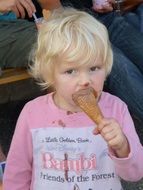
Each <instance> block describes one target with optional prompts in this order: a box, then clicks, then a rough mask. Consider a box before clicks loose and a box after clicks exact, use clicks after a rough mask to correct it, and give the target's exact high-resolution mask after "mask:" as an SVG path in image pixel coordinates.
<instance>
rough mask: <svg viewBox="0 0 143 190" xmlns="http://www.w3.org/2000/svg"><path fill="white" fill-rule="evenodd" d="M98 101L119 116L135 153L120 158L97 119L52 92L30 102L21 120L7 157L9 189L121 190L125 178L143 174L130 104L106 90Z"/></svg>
mask: <svg viewBox="0 0 143 190" xmlns="http://www.w3.org/2000/svg"><path fill="white" fill-rule="evenodd" d="M99 106H100V108H101V110H102V113H103V115H104V116H105V117H112V118H115V119H116V120H117V121H118V122H119V123H120V125H121V126H122V129H123V131H124V133H125V135H126V137H127V139H128V141H129V144H130V150H131V152H130V154H129V156H128V157H127V158H122V159H121V158H117V157H115V156H114V155H113V154H112V153H111V152H110V151H109V150H108V146H107V144H106V142H105V141H104V139H103V138H102V137H101V135H100V134H99V135H96V136H95V135H93V133H92V131H93V129H94V127H96V124H95V123H93V122H92V121H91V120H90V119H89V118H88V116H87V115H86V114H85V113H83V112H78V113H70V112H68V111H65V110H61V109H59V108H57V107H56V106H55V104H54V102H53V99H52V93H51V94H49V95H45V96H41V97H38V98H36V99H34V100H32V101H30V102H29V103H27V104H26V105H25V107H24V109H23V110H22V112H21V114H20V117H19V119H18V122H17V126H16V130H15V133H14V136H13V140H12V143H11V147H10V151H9V154H8V157H7V164H6V168H5V174H4V190H10V189H13V190H29V189H30V190H74V189H75V190H95V189H106V190H110V189H116V190H121V189H122V187H121V183H120V177H121V178H123V179H124V180H129V181H137V180H139V179H141V178H142V177H143V164H142V160H143V147H142V145H141V144H140V141H139V138H138V136H137V134H136V131H135V128H134V124H133V121H132V119H131V116H130V114H129V112H128V109H127V106H126V105H125V103H123V102H122V101H121V100H120V99H119V98H117V97H115V96H112V95H110V94H108V93H105V92H103V93H102V96H101V99H100V101H99Z"/></svg>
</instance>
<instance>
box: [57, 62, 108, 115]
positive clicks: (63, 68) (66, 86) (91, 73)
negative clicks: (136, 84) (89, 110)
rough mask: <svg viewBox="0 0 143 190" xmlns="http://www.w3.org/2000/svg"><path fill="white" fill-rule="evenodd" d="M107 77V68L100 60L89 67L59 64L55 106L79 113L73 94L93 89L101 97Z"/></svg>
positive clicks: (75, 64)
mask: <svg viewBox="0 0 143 190" xmlns="http://www.w3.org/2000/svg"><path fill="white" fill-rule="evenodd" d="M105 77H106V71H105V66H104V65H103V64H102V62H101V61H100V60H99V59H98V60H96V62H93V63H90V64H88V65H78V64H77V63H67V64H64V63H57V65H56V68H55V71H54V87H55V90H56V93H55V96H54V101H55V104H56V105H57V106H58V107H60V108H62V109H65V110H68V111H72V112H74V111H79V108H78V107H77V106H76V105H75V103H74V102H73V100H72V94H73V93H75V92H76V91H78V90H80V89H85V88H89V87H92V88H94V89H95V91H96V92H97V93H98V96H100V94H101V92H102V90H103V85H104V81H105Z"/></svg>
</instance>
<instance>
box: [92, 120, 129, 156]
mask: <svg viewBox="0 0 143 190" xmlns="http://www.w3.org/2000/svg"><path fill="white" fill-rule="evenodd" d="M93 133H94V134H98V133H100V134H101V136H102V137H103V138H104V140H105V141H106V142H107V144H108V146H109V147H110V148H111V149H112V150H113V152H114V153H115V155H116V156H117V157H119V158H123V157H127V156H128V155H129V152H130V148H129V143H128V140H127V138H126V136H125V135H124V133H123V132H122V129H121V127H120V125H119V123H118V122H117V121H116V120H115V119H107V118H103V119H102V121H101V123H100V124H99V125H98V126H97V128H96V129H95V130H94V131H93Z"/></svg>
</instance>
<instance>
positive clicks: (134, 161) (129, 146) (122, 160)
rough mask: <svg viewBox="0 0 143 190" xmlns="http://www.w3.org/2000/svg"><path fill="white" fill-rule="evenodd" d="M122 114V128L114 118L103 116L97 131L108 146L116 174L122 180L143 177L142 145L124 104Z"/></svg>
mask: <svg viewBox="0 0 143 190" xmlns="http://www.w3.org/2000/svg"><path fill="white" fill-rule="evenodd" d="M122 114H123V120H122V126H123V127H122V128H121V127H120V125H119V123H118V122H117V121H116V120H114V119H107V118H105V119H103V121H102V122H101V123H100V125H99V126H98V131H100V134H101V135H102V137H103V138H104V139H105V141H106V142H107V144H108V146H109V151H110V155H111V158H112V159H113V161H114V162H115V167H116V172H117V174H118V175H119V176H120V177H121V178H123V179H124V180H129V181H137V180H139V179H141V178H142V177H143V164H142V160H143V147H142V145H141V144H140V141H139V138H138V136H137V133H136V131H135V128H134V124H133V121H132V119H131V116H130V114H129V112H128V110H127V108H126V106H124V110H123V112H122ZM94 132H95V134H96V130H95V131H94Z"/></svg>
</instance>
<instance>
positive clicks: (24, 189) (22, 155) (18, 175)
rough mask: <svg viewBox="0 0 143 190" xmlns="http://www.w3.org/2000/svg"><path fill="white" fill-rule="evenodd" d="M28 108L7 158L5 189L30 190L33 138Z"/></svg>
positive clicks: (23, 114) (19, 123)
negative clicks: (29, 124)
mask: <svg viewBox="0 0 143 190" xmlns="http://www.w3.org/2000/svg"><path fill="white" fill-rule="evenodd" d="M26 115H28V114H27V110H26V108H25V109H23V111H22V112H21V114H20V117H19V119H18V122H17V125H16V129H15V133H14V136H13V139H12V143H11V147H10V151H9V153H8V157H7V160H6V168H5V172H4V180H3V187H4V190H10V189H13V190H29V189H30V185H31V180H32V179H31V178H32V140H31V134H30V131H29V128H28V125H27V119H26Z"/></svg>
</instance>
